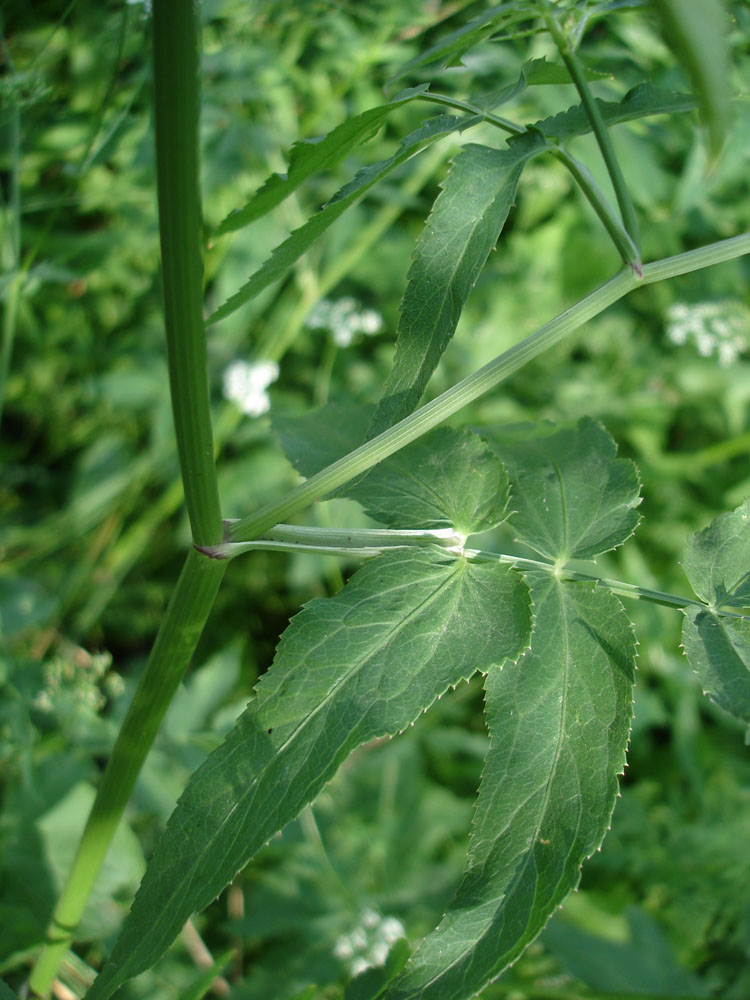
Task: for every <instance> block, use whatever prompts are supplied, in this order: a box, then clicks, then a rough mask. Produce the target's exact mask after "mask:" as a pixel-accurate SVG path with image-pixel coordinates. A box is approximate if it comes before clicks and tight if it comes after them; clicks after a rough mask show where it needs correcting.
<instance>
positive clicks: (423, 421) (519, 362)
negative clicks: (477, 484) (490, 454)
mask: <svg viewBox="0 0 750 1000" xmlns="http://www.w3.org/2000/svg"><path fill="white" fill-rule="evenodd" d="M746 253H750V233H744V234H743V235H741V236H735V237H732V238H730V239H728V240H721V241H719V242H718V243H712V244H711V245H710V246H707V247H701V248H700V249H699V250H691V251H688V252H687V253H683V254H677V256H675V257H668V258H665V259H664V260H661V261H656V262H655V263H653V264H648V265H646V266H645V267H644V268H643V277H642V278H641V279H640V280H639V279H638V278H637V276H636V275H635V274H634V273H633V271H632V270H630V269H629V268H628V269H623V270H621V271H619V272H618V273H617V274H616V275H614V276H613V277H612V278H610V279H609V281H606V282H605V283H604V284H603V285H600V286H599V287H598V288H596V289H595V290H594V291H593V292H591V293H590V294H589V295H587V296H586V297H585V298H583V299H581V300H580V302H577V303H576V304H575V305H573V306H571V307H570V308H569V309H566V310H565V311H564V312H562V313H560V314H559V315H558V316H556V317H555V318H554V319H553V320H550V322H549V323H546V324H545V325H544V326H542V327H540V328H539V329H538V330H536V331H535V332H534V333H532V334H530V335H529V336H528V337H526V338H525V339H524V340H522V341H521V342H520V343H518V344H516V345H514V346H513V347H511V348H509V350H507V351H504V352H503V353H502V354H500V355H499V356H498V357H497V358H495V359H494V360H493V361H490V362H489V363H488V364H486V365H485V366H484V367H483V368H480V369H479V370H478V371H476V372H474V374H473V375H469V376H468V377H467V378H465V379H462V380H461V381H460V382H458V383H457V384H456V385H454V386H453V387H452V388H451V389H448V390H447V391H446V392H444V393H442V394H441V395H440V396H438V397H437V398H436V399H434V400H432V401H431V402H429V403H427V404H426V405H425V406H422V407H420V409H418V410H416V411H415V412H414V413H412V414H410V415H409V416H408V417H405V418H404V419H403V420H401V421H399V423H397V424H394V425H393V427H389V428H388V430H386V431H383V433H382V434H379V435H378V436H377V437H375V438H372V440H370V441H367V442H366V443H365V444H363V445H361V446H360V447H359V448H356V449H355V450H354V451H352V452H350V454H348V455H346V456H344V457H343V458H340V459H339V460H338V461H336V462H333V463H332V464H331V465H329V466H327V467H326V468H325V469H323V470H321V471H320V472H318V473H316V474H315V475H314V476H311V477H310V478H309V479H308V480H306V482H304V483H302V485H300V486H298V487H297V488H296V489H294V490H292V491H291V492H290V493H288V494H287V495H286V496H285V497H282V498H281V500H277V501H273V502H272V503H269V504H266V505H265V506H264V507H261V508H260V510H258V511H256V512H255V513H254V514H250V515H249V516H247V517H244V518H242V519H241V520H239V521H238V522H236V523H235V524H234V525H232V527H231V528H230V530H229V538H228V539H227V540H228V541H232V542H241V541H250V540H252V539H254V538H257V537H258V536H259V535H262V534H263V533H264V532H266V531H268V529H269V528H272V527H273V526H274V525H275V524H277V523H278V522H280V521H285V520H286V519H287V518H289V517H291V516H292V515H293V514H295V513H296V512H297V511H299V510H302V509H303V508H304V507H307V506H309V505H310V504H311V503H313V502H314V501H315V500H319V499H320V498H321V497H324V496H326V495H327V494H328V493H331V492H332V491H333V490H335V489H337V488H338V487H339V486H343V484H344V483H346V482H348V481H349V480H350V479H354V478H355V477H356V476H359V475H361V474H362V473H363V472H366V471H367V470H368V469H370V468H372V466H373V465H377V463H378V462H381V461H382V460H383V459H384V458H387V457H388V456H389V455H392V454H393V453H394V452H396V451H399V449H401V448H403V447H404V446H405V445H407V444H410V443H411V442H412V441H415V440H416V439H417V438H418V437H421V436H422V435H423V434H425V433H426V432H427V431H429V430H432V428H433V427H437V426H438V424H440V423H442V422H443V421H444V420H446V419H447V418H448V417H449V416H452V415H453V414H454V413H456V412H457V411H458V410H460V409H462V408H463V407H464V406H466V405H467V404H468V403H471V402H473V401H474V400H475V399H478V398H479V397H480V396H483V395H484V394H485V393H487V392H489V391H490V390H491V389H494V388H495V387H496V386H497V385H499V384H500V382H502V381H503V380H504V379H506V378H507V377H508V376H509V375H512V374H513V373H514V372H516V371H518V369H519V368H521V367H522V366H523V365H525V364H526V363H527V362H529V361H531V360H532V359H533V358H535V357H537V356H538V355H539V354H541V353H542V352H543V351H545V350H547V348H549V347H551V346H552V345H553V344H556V343H558V342H559V341H560V340H563V339H564V338H565V337H566V336H567V335H568V334H570V333H573V332H574V331H575V330H577V329H578V328H579V327H580V326H582V325H583V324H584V323H586V322H587V321H588V320H590V319H593V318H594V316H598V315H599V313H601V312H603V311H604V310H605V309H606V308H607V307H608V306H610V305H612V304H613V303H614V302H617V301H618V299H621V298H622V297H623V296H624V295H627V293H628V292H630V291H632V290H633V289H634V288H637V287H638V286H639V285H641V284H651V283H653V282H655V281H661V280H663V279H664V278H672V277H676V276H677V275H680V274H687V273H689V272H691V271H695V270H699V269H700V268H703V267H708V266H709V265H711V264H718V263H720V262H722V261H727V260H732V259H734V258H736V257H741V256H742V255H743V254H746Z"/></svg>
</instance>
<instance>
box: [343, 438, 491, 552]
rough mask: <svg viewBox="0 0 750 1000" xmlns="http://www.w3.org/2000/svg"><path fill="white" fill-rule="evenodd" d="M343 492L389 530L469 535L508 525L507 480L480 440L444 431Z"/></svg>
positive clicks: (409, 448)
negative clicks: (450, 530) (505, 522)
mask: <svg viewBox="0 0 750 1000" xmlns="http://www.w3.org/2000/svg"><path fill="white" fill-rule="evenodd" d="M343 492H344V493H345V495H346V496H348V497H352V498H353V499H354V500H358V501H359V502H360V503H361V504H362V506H363V507H364V509H365V511H366V512H367V513H368V514H369V516H370V517H372V518H373V519H374V520H376V521H380V522H381V523H382V524H385V525H387V526H388V527H389V528H425V529H430V530H431V529H435V528H455V530H456V531H458V532H461V533H462V534H464V535H470V534H472V533H474V532H476V531H487V530H488V529H490V528H494V527H495V525H497V524H499V523H500V522H501V521H502V520H503V517H504V516H505V510H506V507H507V504H508V477H507V476H506V474H505V469H504V468H503V463H502V462H501V461H500V459H499V458H498V457H497V455H495V454H493V453H492V452H491V451H490V450H489V448H488V447H487V446H486V445H485V444H484V443H483V442H482V441H481V439H480V438H479V437H478V436H477V435H476V434H473V433H472V432H471V431H468V430H453V429H451V428H449V427H445V428H440V429H438V430H434V431H431V432H430V433H429V434H426V435H425V436H424V437H423V438H420V439H419V440H418V441H415V442H414V443H413V444H410V445H407V446H406V448H402V450H401V451H398V452H396V454H395V455H391V457H390V458H387V459H386V460H385V461H384V462H381V463H380V465H377V466H376V467H375V468H374V469H373V470H372V471H371V472H369V473H368V474H367V475H366V476H365V478H364V479H362V480H360V481H359V482H358V483H356V485H354V486H350V487H348V488H345V489H344V490H343Z"/></svg>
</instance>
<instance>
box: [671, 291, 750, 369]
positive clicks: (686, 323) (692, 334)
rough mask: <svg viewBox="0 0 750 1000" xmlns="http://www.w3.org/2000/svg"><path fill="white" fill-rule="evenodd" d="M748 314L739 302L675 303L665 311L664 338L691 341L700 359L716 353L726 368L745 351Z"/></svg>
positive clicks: (684, 342) (681, 341)
mask: <svg viewBox="0 0 750 1000" xmlns="http://www.w3.org/2000/svg"><path fill="white" fill-rule="evenodd" d="M749 320H750V314H748V312H747V310H746V309H744V308H743V307H742V305H741V304H740V303H739V302H695V303H693V304H692V305H687V304H686V303H684V302H676V303H675V304H674V305H672V306H670V307H669V310H668V311H667V336H668V337H669V339H670V340H671V341H672V343H673V344H686V343H687V342H688V340H690V339H691V338H692V339H693V340H694V341H695V346H696V347H697V348H698V353H699V354H700V355H702V356H703V357H704V358H708V357H710V356H711V355H712V354H713V353H714V352H715V353H716V354H717V356H718V359H719V364H720V365H721V366H722V367H723V368H727V367H728V366H729V365H730V364H732V362H733V361H736V360H737V358H738V357H739V355H740V354H741V353H742V352H743V351H745V350H746V349H747V346H748V338H747V329H748V321H749Z"/></svg>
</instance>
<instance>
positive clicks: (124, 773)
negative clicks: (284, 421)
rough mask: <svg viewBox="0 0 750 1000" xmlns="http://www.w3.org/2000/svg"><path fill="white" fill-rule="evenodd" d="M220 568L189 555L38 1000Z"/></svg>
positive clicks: (72, 877) (64, 905)
mask: <svg viewBox="0 0 750 1000" xmlns="http://www.w3.org/2000/svg"><path fill="white" fill-rule="evenodd" d="M225 568H226V563H224V562H222V561H219V560H211V559H206V558H205V556H202V555H200V554H199V553H198V552H196V551H195V550H192V549H191V551H190V553H189V554H188V557H187V560H186V562H185V566H184V568H183V570H182V573H181V575H180V578H179V580H178V581H177V586H176V587H175V590H174V593H173V594H172V599H171V601H170V603H169V607H168V608H167V612H166V615H165V616H164V620H163V621H162V624H161V628H160V629H159V634H158V636H157V637H156V642H155V643H154V648H153V649H152V651H151V655H150V657H149V660H148V663H147V664H146V669H145V670H144V672H143V675H142V677H141V679H140V682H139V684H138V687H137V688H136V691H135V695H134V696H133V701H132V702H131V704H130V708H129V709H128V713H127V715H126V716H125V719H124V721H123V723H122V727H121V729H120V732H119V734H118V737H117V741H116V742H115V745H114V748H113V750H112V756H111V757H110V759H109V763H108V764H107V769H106V771H105V772H104V776H103V778H102V783H101V785H100V787H99V791H98V793H97V796H96V800H95V802H94V805H93V807H92V809H91V814H90V815H89V818H88V821H87V823H86V827H85V829H84V831H83V836H82V837H81V842H80V844H79V846H78V853H77V854H76V857H75V860H74V862H73V867H72V869H71V871H70V874H69V876H68V881H67V884H66V886H65V888H64V889H63V892H62V895H61V896H60V899H59V900H58V903H57V906H56V907H55V912H54V914H53V917H52V923H51V925H50V928H49V931H48V935H47V943H46V945H45V947H44V949H43V951H42V953H41V956H40V958H39V961H38V962H37V964H36V967H35V969H34V972H33V974H32V976H31V979H30V981H29V985H30V986H31V989H32V990H33V991H34V992H35V993H38V994H39V995H40V996H47V995H48V994H49V991H50V987H51V985H52V981H53V979H54V978H55V974H56V972H57V969H58V966H59V964H60V962H61V961H62V958H63V956H64V955H65V952H66V951H67V949H68V948H69V947H70V945H71V943H72V941H73V935H74V933H75V929H76V927H77V925H78V923H79V921H80V919H81V917H82V916H83V911H84V909H85V907H86V901H87V900H88V897H89V895H90V893H91V890H92V888H93V886H94V882H95V881H96V876H97V875H98V873H99V869H100V868H101V866H102V862H103V861H104V857H105V855H106V853H107V849H108V848H109V845H110V843H111V842H112V838H113V836H114V834H115V830H116V829H117V826H118V825H119V823H120V820H121V819H122V815H123V813H124V811H125V806H126V805H127V802H128V799H129V798H130V795H131V792H132V791H133V787H134V785H135V782H136V779H137V777H138V775H139V773H140V770H141V767H142V766H143V762H144V760H145V759H146V755H147V754H148V752H149V750H150V749H151V745H152V743H153V742H154V739H155V737H156V733H157V731H158V729H159V726H160V725H161V721H162V719H163V718H164V713H165V712H166V710H167V708H168V707H169V704H170V702H171V700H172V697H173V695H174V693H175V691H176V690H177V687H178V685H179V683H180V681H181V680H182V677H183V675H184V673H185V669H186V668H187V666H188V663H189V662H190V657H191V656H192V655H193V651H194V650H195V646H196V643H197V642H198V639H199V638H200V634H201V632H202V631H203V626H204V625H205V622H206V619H207V618H208V615H209V612H210V611H211V608H212V606H213V602H214V598H215V597H216V592H217V591H218V589H219V584H220V583H221V580H222V577H223V576H224V570H225Z"/></svg>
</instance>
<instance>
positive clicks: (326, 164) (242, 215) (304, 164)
mask: <svg viewBox="0 0 750 1000" xmlns="http://www.w3.org/2000/svg"><path fill="white" fill-rule="evenodd" d="M425 90H427V84H421V85H420V86H418V87H412V88H410V89H409V90H402V91H401V92H400V93H398V94H396V96H395V97H394V98H393V99H392V100H390V101H388V102H386V103H385V104H381V105H379V106H378V107H376V108H370V109H369V110H368V111H363V112H362V114H359V115H355V116H354V117H353V118H348V119H347V120H346V121H345V122H342V124H341V125H338V126H337V127H336V128H335V129H333V130H332V131H331V132H329V133H328V134H327V135H324V136H322V137H321V138H318V139H303V140H301V141H300V142H295V144H294V145H293V146H292V148H291V150H290V152H289V170H288V172H287V173H286V174H272V175H271V176H270V177H269V178H268V179H267V180H266V181H265V183H264V184H263V185H262V187H260V188H259V189H258V190H257V191H256V192H255V194H254V195H253V197H252V198H251V199H250V201H249V202H248V203H247V205H245V207H244V208H241V209H239V210H237V211H234V212H232V213H231V214H230V215H228V216H227V217H226V219H224V220H223V221H222V222H221V223H220V224H219V225H218V226H217V228H216V230H215V231H214V235H215V236H222V235H223V234H224V233H231V232H234V231H235V230H237V229H242V227H243V226H247V225H249V224H250V223H251V222H254V221H255V219H259V218H260V217H261V216H263V215H265V214H266V213H267V212H270V211H271V209H272V208H275V207H276V205H278V204H280V203H281V202H282V201H284V199H285V198H288V197H289V195H290V194H292V193H293V192H294V191H296V190H297V188H298V187H299V186H300V184H302V182H303V181H305V180H306V179H307V178H308V177H310V176H311V175H312V174H316V173H319V172H320V171H323V170H332V169H333V168H334V167H337V166H338V165H339V163H341V162H342V160H343V159H344V158H345V157H346V155H347V154H348V153H349V152H351V150H352V149H354V148H355V147H356V146H359V145H361V144H362V143H364V142H367V140H368V139H371V138H372V137H373V136H374V135H375V134H376V133H377V132H378V130H379V129H380V127H381V126H382V124H383V123H384V122H385V120H386V118H387V117H388V115H389V114H390V113H391V112H392V111H394V110H395V109H396V108H400V107H402V106H403V105H404V104H408V103H409V101H413V100H414V98H415V97H419V95H420V94H423V93H424V92H425Z"/></svg>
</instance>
